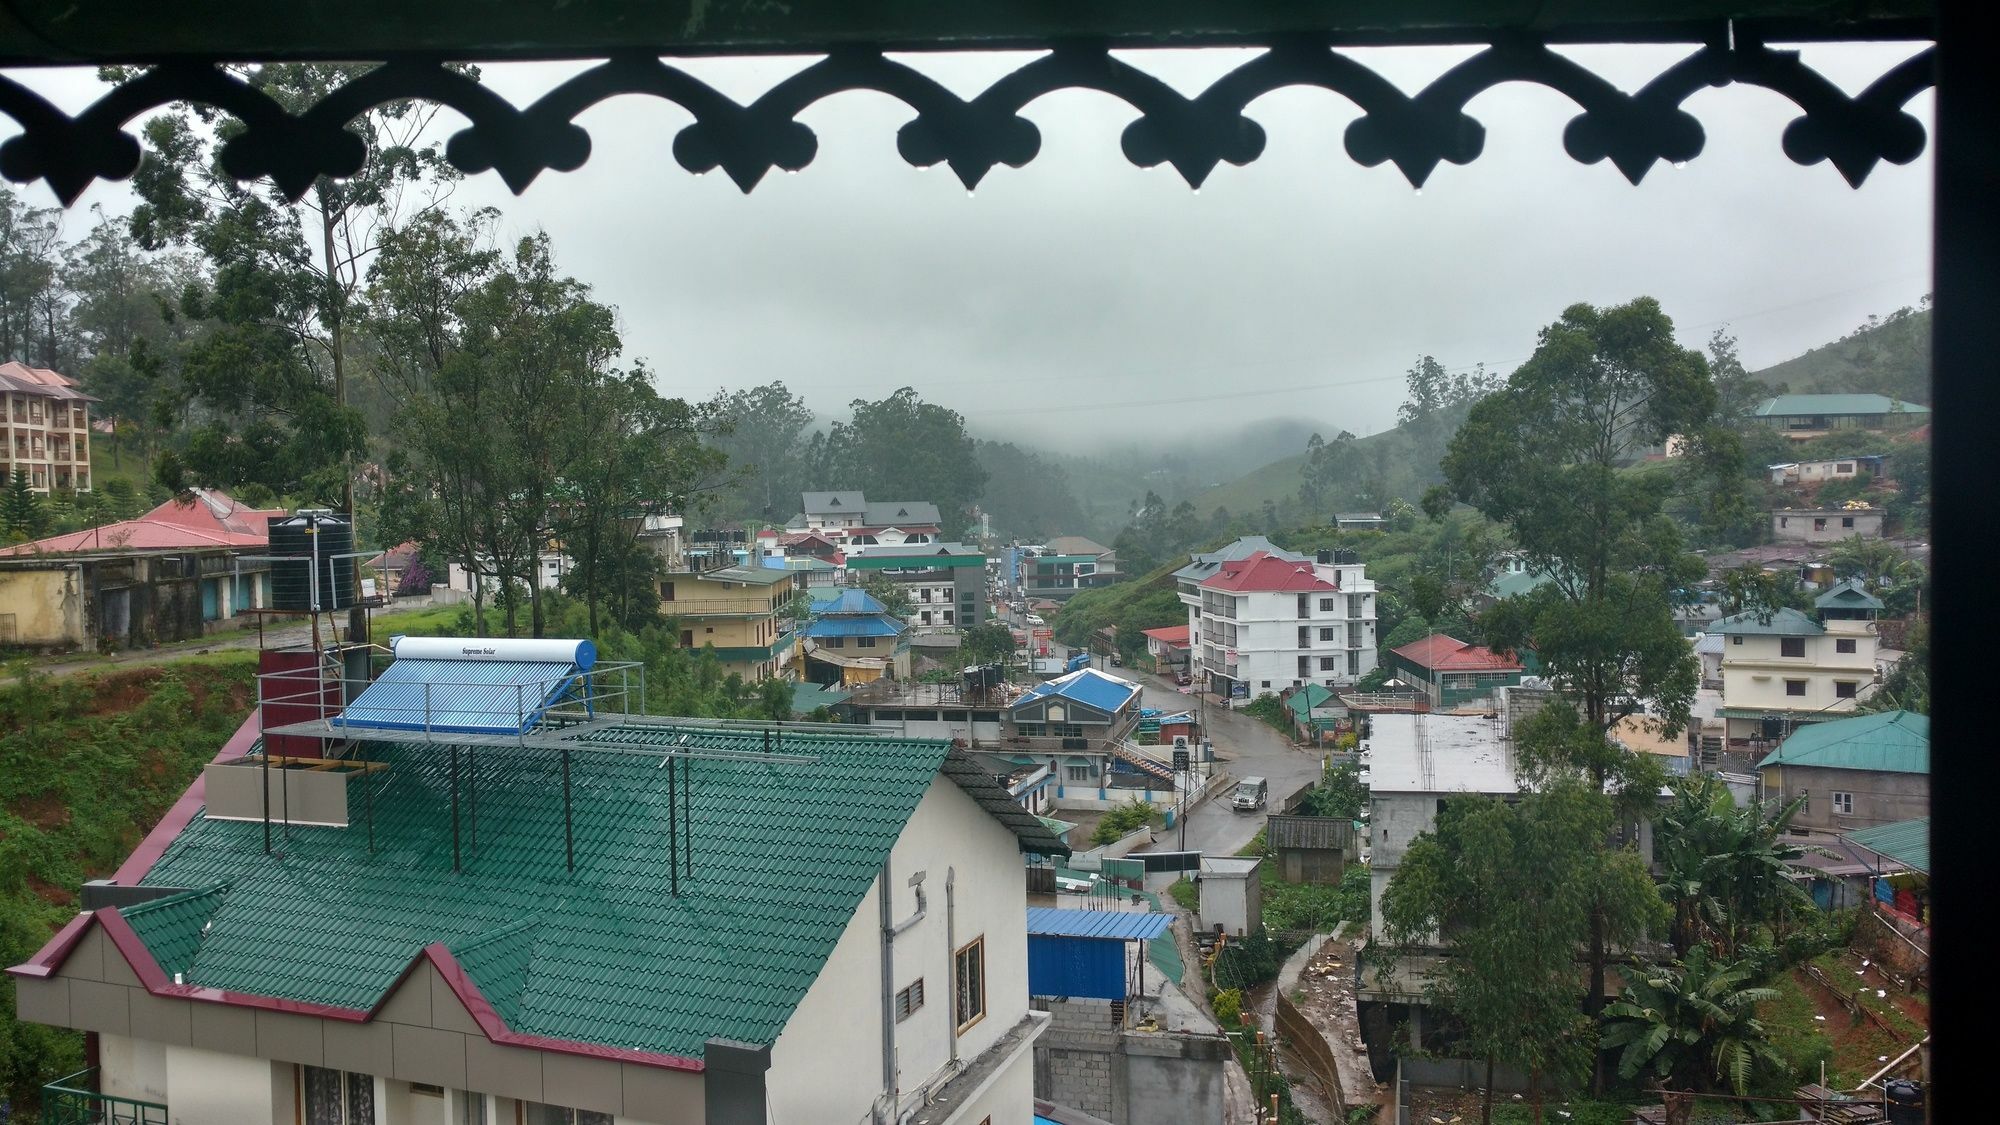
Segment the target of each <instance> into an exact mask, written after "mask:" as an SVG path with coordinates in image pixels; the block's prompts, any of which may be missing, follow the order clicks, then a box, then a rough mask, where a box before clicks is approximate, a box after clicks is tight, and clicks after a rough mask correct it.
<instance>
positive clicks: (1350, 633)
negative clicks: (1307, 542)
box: [1174, 536, 1375, 698]
mask: <svg viewBox="0 0 2000 1125" xmlns="http://www.w3.org/2000/svg"><path fill="white" fill-rule="evenodd" d="M1174 577H1175V579H1176V581H1177V582H1178V586H1179V592H1180V599H1181V603H1182V604H1183V605H1186V606H1187V607H1188V644H1189V647H1190V651H1191V660H1192V663H1193V665H1194V675H1195V676H1196V677H1197V679H1198V682H1200V683H1202V684H1203V685H1204V686H1205V687H1206V688H1208V690H1211V691H1214V692H1216V693H1218V694H1223V695H1231V696H1235V697H1238V698H1254V697H1256V696H1258V695H1262V694H1263V693H1265V692H1275V691H1280V690H1282V689H1284V688H1288V687H1296V686H1299V685H1302V684H1308V683H1317V684H1322V685H1324V686H1327V687H1341V686H1345V685H1348V684H1352V683H1354V682H1355V681H1356V680H1359V679H1360V678H1361V677H1363V676H1365V675H1367V674H1368V673H1369V672H1371V671H1373V670H1374V668H1375V583H1374V582H1372V581H1370V580H1369V579H1368V577H1367V574H1366V568H1365V567H1363V566H1362V564H1361V562H1360V561H1359V560H1358V559H1356V558H1355V556H1354V554H1353V552H1351V551H1321V552H1319V554H1318V556H1317V557H1310V556H1307V555H1302V554H1298V553H1297V552H1294V551H1286V550H1283V549H1282V548H1279V547H1277V546H1275V545H1273V544H1272V543H1271V542H1270V541H1269V540H1267V539H1264V538H1262V537H1260V536H1252V537H1245V538H1242V539H1238V540H1237V541H1236V542H1234V543H1231V544H1230V545H1229V546H1227V547H1224V548H1223V549H1222V550H1220V551H1215V552H1210V553H1206V554H1197V555H1194V556H1193V557H1192V559H1191V560H1190V562H1189V563H1188V565H1187V566H1185V567H1182V568H1181V569H1180V570H1178V571H1175V572H1174Z"/></svg>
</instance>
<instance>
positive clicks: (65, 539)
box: [0, 488, 290, 649]
mask: <svg viewBox="0 0 2000 1125" xmlns="http://www.w3.org/2000/svg"><path fill="white" fill-rule="evenodd" d="M289 514H290V513H288V512H286V511H284V510H283V509H270V510H265V509H257V508H249V507H246V506H244V505H243V504H241V503H239V502H237V501H236V500H234V499H231V498H230V497H229V496H228V495H227V494H225V493H222V492H218V491H216V490H214V489H203V488H197V489H194V490H193V491H192V492H191V493H190V494H189V495H188V497H187V498H186V500H185V502H183V501H182V500H181V499H178V498H176V499H173V500H168V501H167V502H166V503H164V504H161V505H160V506H159V507H157V508H154V509H153V510H152V511H150V512H147V513H146V514H145V515H143V516H140V517H138V518H137V519H129V520H121V521H119V522H117V523H113V524H106V525H105V526H103V527H94V528H91V529H89V530H87V531H72V532H69V533H67V534H63V535H52V536H49V537H48V538H45V539H37V540H35V541H33V542H30V543H20V544H16V545H15V546H12V547H6V548H0V645H4V646H10V647H11V646H20V647H24V648H54V649H94V648H100V647H107V648H123V647H125V646H127V645H133V644H148V643H157V642H162V641H177V640H184V639H187V638H190V637H199V636H202V635H204V634H206V633H211V632H214V631H216V630H218V629H221V628H224V627H225V626H226V625H227V623H229V622H230V621H231V620H232V619H234V618H235V617H236V616H237V615H238V614H241V613H244V612H245V611H248V610H253V609H263V608H265V607H267V606H269V605H270V604H271V566H270V563H269V562H266V561H262V560H258V559H255V558H254V556H258V555H261V554H263V553H264V550H265V547H266V544H267V543H268V541H269V535H270V531H269V520H270V518H271V517H272V516H284V515H289ZM245 556H253V558H246V557H245Z"/></svg>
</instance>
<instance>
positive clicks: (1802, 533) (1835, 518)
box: [1771, 504, 1888, 543]
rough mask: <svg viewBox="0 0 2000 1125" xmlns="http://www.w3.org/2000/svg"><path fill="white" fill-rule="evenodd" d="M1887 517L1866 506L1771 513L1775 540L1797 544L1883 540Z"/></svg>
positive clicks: (1880, 510)
mask: <svg viewBox="0 0 2000 1125" xmlns="http://www.w3.org/2000/svg"><path fill="white" fill-rule="evenodd" d="M1887 516H1888V512H1886V511H1884V510H1883V509H1881V508H1874V507H1869V506H1867V505H1865V504H1864V505H1861V506H1859V507H1853V508H1845V507H1843V508H1779V509H1776V510H1774V511H1773V512H1772V513H1771V538H1773V539H1777V540H1780V541H1785V542H1793V543H1838V542H1840V541H1841V540H1843V539H1880V538H1882V521H1883V520H1884V519H1885V518H1886V517H1887Z"/></svg>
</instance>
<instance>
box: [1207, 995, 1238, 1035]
mask: <svg viewBox="0 0 2000 1125" xmlns="http://www.w3.org/2000/svg"><path fill="white" fill-rule="evenodd" d="M1209 1007H1210V1008H1212V1009H1213V1010H1214V1011H1215V1022H1216V1023H1219V1024H1221V1025H1222V1026H1223V1027H1225V1028H1229V1027H1235V1026H1236V1025H1237V1023H1238V1022H1240V1021H1241V1020H1242V1018H1243V990H1242V989H1240V988H1225V989H1223V990H1222V991H1220V992H1218V993H1216V994H1215V1000H1214V1001H1213V1002H1212V1003H1211V1004H1209Z"/></svg>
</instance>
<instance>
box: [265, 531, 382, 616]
mask: <svg viewBox="0 0 2000 1125" xmlns="http://www.w3.org/2000/svg"><path fill="white" fill-rule="evenodd" d="M269 527H270V537H271V555H272V556H273V562H272V563H271V607H272V608H273V609H280V610H289V611H291V612H294V613H310V612H313V611H315V610H333V609H346V608H348V607H349V606H352V605H353V604H354V603H355V601H356V600H357V597H358V595H359V593H360V591H359V590H358V589H357V588H356V586H355V582H354V559H353V557H352V556H353V553H354V525H353V524H350V523H348V522H347V521H346V520H344V519H342V518H341V517H339V516H337V515H334V514H333V513H331V512H317V511H307V512H298V513H295V514H293V515H289V516H272V517H271V519H270V524H269ZM342 556H346V557H342Z"/></svg>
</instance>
